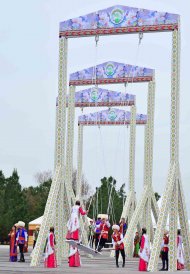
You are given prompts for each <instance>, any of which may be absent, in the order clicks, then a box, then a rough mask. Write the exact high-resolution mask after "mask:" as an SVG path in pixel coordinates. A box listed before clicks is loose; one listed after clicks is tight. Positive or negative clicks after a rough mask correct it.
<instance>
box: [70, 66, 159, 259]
mask: <svg viewBox="0 0 190 274" xmlns="http://www.w3.org/2000/svg"><path fill="white" fill-rule="evenodd" d="M93 69H94V68H93V67H90V68H87V69H83V70H81V71H77V72H75V73H72V74H70V81H69V85H70V88H69V96H70V97H71V96H73V99H72V102H73V103H74V93H75V89H76V87H77V86H83V85H84V86H86V85H93V83H94V78H93V77H94V75H93V72H94V70H93ZM95 82H96V85H100V84H101V85H105V84H125V83H132V84H134V83H148V102H147V115H148V120H147V125H146V126H145V145H144V155H145V158H144V186H145V187H144V192H146V196H145V201H144V205H143V206H142V207H141V211H143V212H144V216H146V218H145V219H144V222H143V225H144V226H146V227H147V230H148V232H149V233H150V232H151V228H152V230H153V226H152V217H151V209H152V212H153V215H154V218H155V220H156V221H157V219H158V206H157V203H156V199H155V195H154V191H153V188H152V165H153V129H154V99H155V79H154V70H153V69H150V68H144V67H138V66H133V65H129V64H125V63H118V62H113V61H108V62H105V63H103V64H98V65H96V75H95ZM73 103H71V105H70V108H74V105H73ZM68 108H69V106H68ZM72 119H73V121H72V122H71V121H69V118H68V125H69V124H73V123H74V117H72ZM67 130H68V131H67V133H68V132H69V127H68V129H67ZM70 130H73V129H71V128H70ZM73 134H74V131H72V132H71V133H70V135H69V138H68V137H67V138H68V140H71V138H73ZM71 136H72V137H71ZM133 142H135V136H133V138H131V143H130V147H131V149H133V148H134V154H135V143H134V144H133ZM68 144H69V143H67V146H68ZM71 147H72V145H71ZM72 150H73V148H71V150H70V153H71V154H72V153H73V151H72ZM67 157H68V156H67ZM69 157H70V156H69ZM132 161H133V164H132V165H131V166H130V169H131V171H130V173H129V174H130V176H129V177H130V179H129V184H131V186H130V187H129V188H130V189H132V191H129V192H128V193H127V199H126V201H125V204H124V207H123V211H122V216H121V217H125V218H127V217H128V219H129V221H130V217H131V218H132V216H133V215H134V214H133V212H134V207H135V206H134V205H135V204H136V197H135V191H134V175H133V174H134V171H133V170H134V159H133V160H132ZM132 161H131V162H132ZM79 170H80V167H79ZM67 183H69V184H70V183H71V181H68V180H67ZM132 209H133V211H132ZM139 222H140V223H142V214H139V215H138V216H137V218H136V224H135V227H134V229H133V231H134V230H135V229H136V227H137V226H138V224H139ZM133 231H132V234H131V236H130V238H128V245H126V250H127V254H131V255H132V252H131V246H132V243H133ZM129 239H130V240H129ZM129 243H130V244H129Z"/></svg>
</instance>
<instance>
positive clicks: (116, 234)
mask: <svg viewBox="0 0 190 274" xmlns="http://www.w3.org/2000/svg"><path fill="white" fill-rule="evenodd" d="M112 229H113V234H112V242H113V245H114V246H115V259H116V267H119V264H118V259H119V251H120V253H121V256H122V258H123V265H122V267H125V250H124V244H123V234H122V233H121V232H120V227H119V226H118V225H113V226H112Z"/></svg>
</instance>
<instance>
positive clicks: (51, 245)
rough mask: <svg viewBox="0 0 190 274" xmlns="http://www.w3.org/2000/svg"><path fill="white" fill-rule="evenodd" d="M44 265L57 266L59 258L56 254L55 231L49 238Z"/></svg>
mask: <svg viewBox="0 0 190 274" xmlns="http://www.w3.org/2000/svg"><path fill="white" fill-rule="evenodd" d="M44 266H45V267H48V268H55V267H57V260H56V254H55V236H54V233H53V232H50V233H49V235H48V238H47V244H46V249H45V260H44Z"/></svg>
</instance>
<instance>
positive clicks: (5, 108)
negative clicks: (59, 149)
mask: <svg viewBox="0 0 190 274" xmlns="http://www.w3.org/2000/svg"><path fill="white" fill-rule="evenodd" d="M115 4H121V5H128V6H131V7H141V8H147V9H153V10H158V11H167V12H171V13H178V14H180V15H181V28H182V51H181V113H180V165H181V172H182V179H183V184H184V190H185V195H186V201H187V202H188V201H189V199H190V191H189V179H190V169H189V159H190V144H189V141H188V140H189V139H190V124H189V120H188V117H189V116H190V108H189V101H190V95H189V90H190V81H189V63H190V57H189V45H190V31H189V8H190V4H189V3H188V1H185V0H182V1H178V0H162V1H161V0H160V1H159V0H143V1H142V0H128V1H127V2H126V1H124V0H120V1H116V0H96V1H94V0H86V1H84V0H70V1H66V0H62V1H61V0H32V1H29V0H28V1H25V0H17V1H13V0H12V1H11V0H6V1H4V0H0V7H1V9H0V125H1V134H0V169H2V170H3V172H4V173H5V175H6V176H9V175H10V174H11V172H12V170H13V168H17V170H18V173H19V175H20V181H21V183H22V185H23V186H28V185H32V184H35V180H34V174H35V173H36V172H38V171H43V170H52V169H53V165H54V142H55V140H54V137H55V98H56V95H57V75H58V29H59V22H60V21H64V20H66V19H69V18H73V17H77V16H79V15H85V14H87V13H90V12H92V11H96V10H99V9H104V8H107V7H110V6H113V5H115ZM137 43H138V36H137V35H123V36H111V37H100V41H99V47H98V57H97V60H96V62H97V63H103V62H105V61H108V60H112V61H118V62H123V63H128V64H133V65H139V66H145V67H150V68H155V70H156V110H155V139H154V174H153V186H154V189H155V191H158V192H159V193H162V191H163V188H164V186H165V182H166V178H167V171H168V168H169V142H170V141H169V137H170V127H169V126H170V117H169V115H170V82H171V81H170V72H171V67H170V66H171V33H155V34H144V37H143V40H142V45H141V46H140V50H139V53H137ZM68 60H69V62H68V70H69V73H70V72H74V71H76V70H79V69H83V68H87V67H89V66H93V65H94V63H95V43H94V38H81V39H70V40H69V58H68ZM104 87H105V86H104ZM107 87H108V88H110V89H112V90H118V91H124V86H123V85H115V86H114V85H112V86H107ZM78 90H79V88H78ZM127 92H129V93H130V92H131V93H133V94H136V95H137V108H138V112H141V113H146V100H147V84H132V85H128V87H127ZM96 110H97V109H92V108H91V109H85V110H84V113H88V112H92V111H96ZM98 110H101V109H98ZM79 114H81V110H77V111H76V117H77V115H79ZM84 142H85V145H84V168H83V170H84V173H85V176H86V178H87V179H88V181H89V183H90V184H91V185H92V187H93V188H94V187H95V186H97V185H98V184H99V179H100V178H101V177H103V176H110V175H112V176H114V177H115V178H116V179H117V181H118V185H119V186H120V185H121V184H122V183H123V182H127V178H128V143H129V130H127V129H126V128H124V127H101V129H100V130H99V129H98V128H96V127H89V128H85V133H84ZM76 148H77V126H76V127H75V150H74V165H75V166H76V155H77V151H76ZM143 161H144V129H143V127H138V129H137V147H136V189H137V193H138V196H139V194H140V192H141V190H142V186H143ZM188 211H189V213H190V205H189V204H188Z"/></svg>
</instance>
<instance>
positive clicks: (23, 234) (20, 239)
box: [16, 221, 28, 262]
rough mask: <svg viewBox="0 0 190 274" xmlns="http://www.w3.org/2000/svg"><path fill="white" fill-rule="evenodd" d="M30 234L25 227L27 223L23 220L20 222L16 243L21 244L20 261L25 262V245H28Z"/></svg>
mask: <svg viewBox="0 0 190 274" xmlns="http://www.w3.org/2000/svg"><path fill="white" fill-rule="evenodd" d="M27 240H28V234H27V231H26V229H25V223H24V222H22V221H19V222H18V231H17V233H16V244H17V245H18V246H19V251H20V260H19V262H25V259H24V247H26V246H27Z"/></svg>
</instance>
